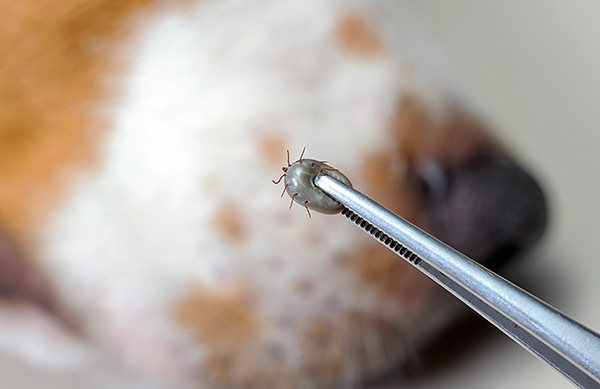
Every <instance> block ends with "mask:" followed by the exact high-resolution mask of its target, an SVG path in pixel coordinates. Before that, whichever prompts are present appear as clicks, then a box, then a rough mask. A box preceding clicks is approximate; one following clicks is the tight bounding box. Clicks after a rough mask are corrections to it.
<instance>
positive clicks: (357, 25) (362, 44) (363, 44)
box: [336, 13, 384, 59]
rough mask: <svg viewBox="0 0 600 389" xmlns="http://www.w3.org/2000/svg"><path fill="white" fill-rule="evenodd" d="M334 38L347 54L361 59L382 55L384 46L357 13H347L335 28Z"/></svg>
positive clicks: (373, 30) (372, 29) (371, 28)
mask: <svg viewBox="0 0 600 389" xmlns="http://www.w3.org/2000/svg"><path fill="white" fill-rule="evenodd" d="M336 37H337V40H338V42H339V44H340V46H341V47H342V48H343V49H344V50H346V51H347V52H349V53H351V54H353V55H354V56H356V57H358V58H362V59H370V58H373V57H376V56H378V55H380V54H381V53H383V51H384V45H383V42H382V40H381V38H380V36H379V35H378V34H377V32H376V31H375V29H374V28H373V27H372V26H370V25H369V23H368V22H367V21H366V20H365V19H364V18H363V17H362V16H361V15H359V14H357V13H347V14H346V15H344V16H343V17H342V18H341V19H340V21H339V24H338V26H337V29H336Z"/></svg>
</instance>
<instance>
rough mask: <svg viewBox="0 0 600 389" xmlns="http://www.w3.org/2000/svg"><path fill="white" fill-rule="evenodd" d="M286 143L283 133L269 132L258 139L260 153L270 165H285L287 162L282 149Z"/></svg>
mask: <svg viewBox="0 0 600 389" xmlns="http://www.w3.org/2000/svg"><path fill="white" fill-rule="evenodd" d="M286 143H287V142H286V140H285V137H284V136H283V135H282V134H269V135H267V136H265V137H263V138H261V139H260V140H259V141H258V153H259V154H260V157H261V158H262V160H263V161H265V162H266V163H267V164H268V165H269V166H273V167H281V166H284V165H285V164H286V162H285V159H284V158H285V157H284V156H283V155H282V153H281V150H285V145H286Z"/></svg>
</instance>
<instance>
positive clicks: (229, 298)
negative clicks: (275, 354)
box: [174, 284, 263, 385]
mask: <svg viewBox="0 0 600 389" xmlns="http://www.w3.org/2000/svg"><path fill="white" fill-rule="evenodd" d="M251 296H252V293H251V290H250V288H249V287H248V286H247V285H243V284H231V285H228V286H226V287H223V288H222V289H220V290H218V291H205V290H202V289H195V290H192V291H190V292H189V293H188V294H187V295H185V296H184V298H183V299H182V300H181V301H180V302H179V303H178V304H177V305H176V306H175V308H174V318H175V320H176V321H177V322H178V323H179V324H180V325H181V326H182V327H183V328H184V329H186V330H187V331H189V333H190V334H192V336H193V337H194V338H195V339H196V340H197V341H198V342H199V343H200V344H201V345H202V346H203V347H205V351H206V357H205V359H204V361H203V363H202V370H203V372H204V374H206V376H207V377H210V378H211V379H212V380H213V381H214V382H215V383H226V384H227V385H230V384H232V383H237V384H241V383H247V382H251V381H252V380H253V379H254V374H255V373H254V372H255V371H257V369H256V364H257V361H256V360H255V357H256V355H257V354H256V350H255V348H256V344H257V342H258V337H259V336H260V334H261V332H262V331H263V323H262V318H261V317H260V315H259V313H258V312H259V309H258V307H257V306H256V304H255V302H254V301H253V298H252V297H251Z"/></svg>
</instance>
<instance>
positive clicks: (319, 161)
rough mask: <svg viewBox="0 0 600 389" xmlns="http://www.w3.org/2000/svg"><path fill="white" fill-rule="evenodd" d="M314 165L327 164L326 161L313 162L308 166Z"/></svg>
mask: <svg viewBox="0 0 600 389" xmlns="http://www.w3.org/2000/svg"><path fill="white" fill-rule="evenodd" d="M315 163H327V161H314V162H313V163H311V164H310V166H315Z"/></svg>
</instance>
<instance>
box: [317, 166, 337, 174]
mask: <svg viewBox="0 0 600 389" xmlns="http://www.w3.org/2000/svg"><path fill="white" fill-rule="evenodd" d="M325 170H327V171H330V172H337V171H339V170H338V169H334V168H328V167H324V168H323V169H321V170H319V173H323V172H324V171H325Z"/></svg>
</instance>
